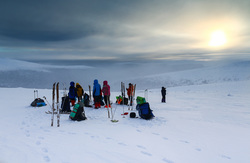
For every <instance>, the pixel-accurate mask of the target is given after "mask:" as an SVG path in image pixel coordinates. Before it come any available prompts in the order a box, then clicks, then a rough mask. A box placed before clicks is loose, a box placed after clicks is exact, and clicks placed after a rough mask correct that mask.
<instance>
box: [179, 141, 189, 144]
mask: <svg viewBox="0 0 250 163" xmlns="http://www.w3.org/2000/svg"><path fill="white" fill-rule="evenodd" d="M180 142H182V143H186V144H188V143H189V142H188V141H186V140H180Z"/></svg>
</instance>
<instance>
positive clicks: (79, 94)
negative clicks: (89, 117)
mask: <svg viewBox="0 0 250 163" xmlns="http://www.w3.org/2000/svg"><path fill="white" fill-rule="evenodd" d="M76 94H77V97H78V102H80V101H81V100H82V96H83V94H84V90H83V89H82V86H81V85H80V84H79V83H76Z"/></svg>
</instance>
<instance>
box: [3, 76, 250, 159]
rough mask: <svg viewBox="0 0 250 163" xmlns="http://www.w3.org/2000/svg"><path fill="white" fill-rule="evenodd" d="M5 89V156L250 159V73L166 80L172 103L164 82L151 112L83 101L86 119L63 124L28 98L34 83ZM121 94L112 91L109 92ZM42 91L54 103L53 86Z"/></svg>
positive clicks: (153, 93)
mask: <svg viewBox="0 0 250 163" xmlns="http://www.w3.org/2000/svg"><path fill="white" fill-rule="evenodd" d="M137 84H138V83H137ZM111 89H112V88H111ZM0 92H1V94H0V99H1V114H0V124H1V130H0V162H1V163H16V162H18V163H24V162H25V163H34V162H53V163H54V162H55V163H57V162H58V163H59V162H63V163H72V162H95V163H98V162H104V163H110V162H124V163H125V162H126V163H138V162H146V163H151V162H156V163H158V162H159V163H160V162H162V163H249V161H250V100H249V99H250V80H245V81H232V82H223V83H212V84H203V85H189V86H180V87H171V88H167V92H168V94H167V103H160V100H161V94H160V89H149V93H148V101H149V103H150V106H151V109H152V110H153V113H154V115H155V118H154V119H152V120H148V121H147V120H143V119H140V118H136V119H131V118H129V117H128V116H126V117H125V118H123V116H122V115H121V114H122V113H123V106H117V105H115V104H113V110H115V109H116V113H115V119H117V120H119V122H118V123H112V122H111V121H110V119H108V118H107V115H108V114H107V110H106V109H104V108H101V109H98V110H95V109H92V108H86V107H85V112H86V116H87V118H88V119H87V120H86V121H81V122H74V121H71V120H69V119H68V115H65V114H64V115H61V118H60V120H61V126H60V127H56V126H54V127H51V126H50V122H51V120H50V119H51V115H49V114H45V111H47V110H49V109H50V106H49V105H47V106H45V107H40V108H33V107H30V106H29V105H30V103H31V102H32V101H33V99H34V97H33V96H34V94H33V93H34V89H27V88H0ZM62 94H63V91H61V92H60V96H62ZM118 94H120V93H119V92H112V95H111V99H112V100H113V101H114V100H115V96H117V95H118ZM16 95H18V98H16ZM39 96H40V97H43V96H46V97H47V99H48V101H49V102H50V104H51V90H50V89H39ZM136 96H144V91H140V90H137V91H136ZM134 107H135V106H134ZM125 111H128V109H127V106H125ZM54 122H55V121H54Z"/></svg>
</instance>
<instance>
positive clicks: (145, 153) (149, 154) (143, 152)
mask: <svg viewBox="0 0 250 163" xmlns="http://www.w3.org/2000/svg"><path fill="white" fill-rule="evenodd" d="M141 153H142V154H144V155H147V156H152V154H151V153H148V152H145V151H141Z"/></svg>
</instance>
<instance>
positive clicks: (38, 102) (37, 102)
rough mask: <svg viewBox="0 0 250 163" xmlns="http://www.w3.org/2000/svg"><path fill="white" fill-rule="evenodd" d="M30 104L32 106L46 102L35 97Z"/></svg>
mask: <svg viewBox="0 0 250 163" xmlns="http://www.w3.org/2000/svg"><path fill="white" fill-rule="evenodd" d="M30 105H31V106H33V107H41V106H45V105H46V103H45V102H44V100H43V99H41V98H36V99H35V100H34V101H33V102H32V103H31V104H30Z"/></svg>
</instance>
